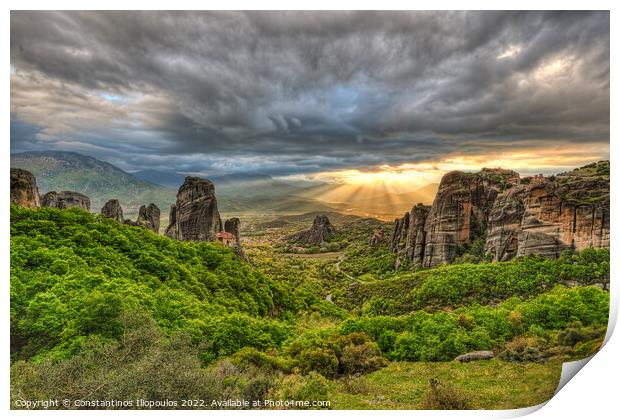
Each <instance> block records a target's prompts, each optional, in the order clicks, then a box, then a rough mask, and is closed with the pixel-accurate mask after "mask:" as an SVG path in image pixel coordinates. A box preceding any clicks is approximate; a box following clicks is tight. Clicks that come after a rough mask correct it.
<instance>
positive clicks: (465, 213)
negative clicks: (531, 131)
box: [390, 161, 610, 267]
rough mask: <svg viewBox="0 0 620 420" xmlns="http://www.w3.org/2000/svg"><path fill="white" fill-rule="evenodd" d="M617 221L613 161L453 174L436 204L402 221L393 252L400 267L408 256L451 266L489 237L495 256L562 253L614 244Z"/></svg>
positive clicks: (426, 263)
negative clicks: (612, 203)
mask: <svg viewBox="0 0 620 420" xmlns="http://www.w3.org/2000/svg"><path fill="white" fill-rule="evenodd" d="M609 219H610V217H609V161H602V162H597V163H595V164H591V165H587V166H585V167H583V168H579V169H576V170H574V171H570V172H567V173H564V174H559V175H557V176H552V177H544V176H542V175H538V176H535V177H527V178H524V179H521V178H520V177H519V175H518V174H517V173H515V172H512V171H507V170H503V169H483V170H482V171H481V172H479V173H476V174H466V173H463V172H450V173H448V174H446V175H445V176H444V177H443V179H442V181H441V184H440V185H439V190H438V193H437V196H436V197H435V200H434V202H433V205H432V207H430V209H429V208H428V207H427V206H423V205H418V206H416V207H414V208H413V209H412V211H411V212H410V213H407V214H406V215H405V216H404V217H403V218H401V219H397V220H396V221H395V222H394V230H393V232H392V237H391V243H390V249H391V250H392V252H394V253H396V254H397V258H396V267H398V266H399V265H400V264H401V263H402V261H403V260H404V259H405V258H408V259H409V261H410V262H411V263H413V264H415V265H421V266H424V267H433V266H436V265H439V264H442V263H450V262H452V261H454V259H455V258H456V257H457V256H459V255H461V254H462V253H463V252H465V251H467V250H468V249H469V247H470V246H472V245H473V243H474V241H482V240H484V247H483V253H484V254H485V255H487V256H488V258H489V259H491V260H492V261H506V260H509V259H511V258H513V257H515V256H522V255H542V256H546V257H551V258H556V257H558V256H559V255H560V254H561V253H562V251H563V250H564V249H567V248H570V249H574V250H577V251H579V250H582V249H584V248H587V247H594V248H609ZM476 243H478V242H476ZM480 245H482V244H480ZM481 249H482V247H481Z"/></svg>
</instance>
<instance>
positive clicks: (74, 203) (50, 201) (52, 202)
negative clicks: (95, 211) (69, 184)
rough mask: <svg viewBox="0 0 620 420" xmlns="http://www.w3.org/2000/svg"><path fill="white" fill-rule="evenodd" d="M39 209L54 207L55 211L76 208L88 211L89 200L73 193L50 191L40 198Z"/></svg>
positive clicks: (77, 193) (82, 195)
mask: <svg viewBox="0 0 620 420" xmlns="http://www.w3.org/2000/svg"><path fill="white" fill-rule="evenodd" d="M41 207H55V208H57V209H68V208H71V207H77V208H80V209H82V210H86V211H90V199H89V198H88V197H86V196H85V195H84V194H80V193H79V192H75V191H61V192H56V191H50V192H48V193H47V194H45V195H44V196H43V197H41Z"/></svg>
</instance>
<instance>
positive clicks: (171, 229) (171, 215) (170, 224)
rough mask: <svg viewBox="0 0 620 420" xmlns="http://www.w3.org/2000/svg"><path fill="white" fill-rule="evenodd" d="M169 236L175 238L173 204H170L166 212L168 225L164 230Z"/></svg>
mask: <svg viewBox="0 0 620 420" xmlns="http://www.w3.org/2000/svg"><path fill="white" fill-rule="evenodd" d="M164 235H166V236H167V237H169V238H172V239H177V236H178V235H177V206H176V204H173V205H171V206H170V211H169V212H168V227H167V228H166V231H165V232H164Z"/></svg>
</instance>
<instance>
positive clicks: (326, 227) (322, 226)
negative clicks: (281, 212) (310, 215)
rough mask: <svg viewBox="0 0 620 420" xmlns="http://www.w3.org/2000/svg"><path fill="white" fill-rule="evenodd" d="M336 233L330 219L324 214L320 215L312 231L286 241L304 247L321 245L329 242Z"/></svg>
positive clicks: (292, 236) (303, 232) (295, 235)
mask: <svg viewBox="0 0 620 420" xmlns="http://www.w3.org/2000/svg"><path fill="white" fill-rule="evenodd" d="M335 233H336V229H334V226H332V224H331V223H330V221H329V218H328V217H327V216H326V215H324V214H319V215H318V216H316V218H315V219H314V222H313V223H312V227H311V228H310V229H308V230H304V231H302V232H298V233H295V234H293V235H290V236H288V237H286V238H285V239H286V240H288V241H290V242H295V243H298V244H302V245H321V244H322V243H324V242H328V241H329V240H330V239H331V237H332V236H333V235H334V234H335Z"/></svg>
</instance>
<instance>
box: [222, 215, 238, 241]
mask: <svg viewBox="0 0 620 420" xmlns="http://www.w3.org/2000/svg"><path fill="white" fill-rule="evenodd" d="M240 226H241V221H240V220H239V218H237V217H233V218H232V219H228V220H226V221H225V222H224V232H228V233H230V234H232V235H233V236H234V238H235V246H241V238H240V232H239V228H240Z"/></svg>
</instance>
